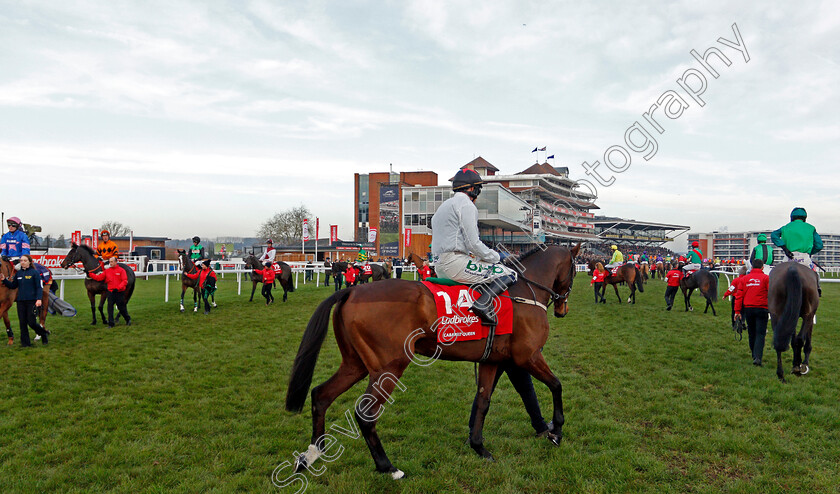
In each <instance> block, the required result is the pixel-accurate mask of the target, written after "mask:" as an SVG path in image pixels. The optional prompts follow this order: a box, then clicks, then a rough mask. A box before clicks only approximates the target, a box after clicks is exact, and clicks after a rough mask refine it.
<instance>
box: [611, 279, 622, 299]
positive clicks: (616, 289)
mask: <svg viewBox="0 0 840 494" xmlns="http://www.w3.org/2000/svg"><path fill="white" fill-rule="evenodd" d="M612 287H613V288H614V289H615V298H617V299H618V303H619V304H620V303H621V295H619V294H618V283H613V286H612Z"/></svg>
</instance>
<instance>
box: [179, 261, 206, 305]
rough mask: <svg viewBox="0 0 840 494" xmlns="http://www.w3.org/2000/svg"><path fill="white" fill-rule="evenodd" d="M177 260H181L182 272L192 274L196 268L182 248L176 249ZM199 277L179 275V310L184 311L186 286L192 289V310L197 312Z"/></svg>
mask: <svg viewBox="0 0 840 494" xmlns="http://www.w3.org/2000/svg"><path fill="white" fill-rule="evenodd" d="M178 260H179V261H181V266H182V268H181V269H182V270H183V272H184V273H189V274H193V273H195V272H196V271H197V270H198V267H197V266H196V265H195V263H194V262H193V261H192V259H190V257H189V255H188V254H187V251H186V250H184V249H178ZM198 280H199V278H195V279H192V278H188V277H186V276H184V275H183V274H182V275H181V312H184V293H186V291H187V288H192V291H193V312H198V299H199V298H200V297H199V291H200V290H201V289H200V288H199V286H198Z"/></svg>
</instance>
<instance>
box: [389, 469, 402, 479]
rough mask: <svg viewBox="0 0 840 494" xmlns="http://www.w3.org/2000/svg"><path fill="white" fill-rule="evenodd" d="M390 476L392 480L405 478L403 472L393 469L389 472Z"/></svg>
mask: <svg viewBox="0 0 840 494" xmlns="http://www.w3.org/2000/svg"><path fill="white" fill-rule="evenodd" d="M391 478H392V479H394V480H400V479H404V478H405V472H403V471H402V470H394V471H393V472H391Z"/></svg>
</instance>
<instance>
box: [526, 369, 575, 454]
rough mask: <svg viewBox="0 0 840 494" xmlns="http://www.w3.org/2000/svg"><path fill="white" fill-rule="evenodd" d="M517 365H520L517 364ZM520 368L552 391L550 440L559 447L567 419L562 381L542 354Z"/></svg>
mask: <svg viewBox="0 0 840 494" xmlns="http://www.w3.org/2000/svg"><path fill="white" fill-rule="evenodd" d="M517 365H519V364H518V363H517ZM520 367H522V368H523V369H525V370H527V371H528V373H529V374H531V375H532V376H534V377H536V378H537V379H539V380H540V382H542V383H543V384H545V385H546V386H548V389H549V390H550V391H551V396H552V398H553V401H554V414H553V415H552V419H551V420H552V430H551V432H550V433H549V434H548V440H549V441H551V443H552V444H554V445H555V446H559V445H560V441H561V440H562V439H563V424H564V423H565V422H566V418H565V416H564V415H563V385H562V384H560V379H558V378H557V376H555V375H554V373H553V372H551V368H549V367H548V363H547V362H546V361H545V358H543V355H542V352H536V353H534V355H533V356H531V358H530V359H529V360H527V361H526V362H524V363H523V364H522V365H520Z"/></svg>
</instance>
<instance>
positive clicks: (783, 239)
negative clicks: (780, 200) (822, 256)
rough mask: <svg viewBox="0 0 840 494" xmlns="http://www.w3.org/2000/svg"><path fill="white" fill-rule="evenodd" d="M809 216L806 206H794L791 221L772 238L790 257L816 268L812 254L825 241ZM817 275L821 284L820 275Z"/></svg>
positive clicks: (774, 233) (771, 235)
mask: <svg viewBox="0 0 840 494" xmlns="http://www.w3.org/2000/svg"><path fill="white" fill-rule="evenodd" d="M807 218H808V213H807V212H805V209H804V208H793V211H791V212H790V223H788V224H787V225H785V226H783V227H781V228H779V229H778V230H776V231H774V232H773V233H771V234H770V240H772V241H773V243H774V244H775V245H778V246H779V247H781V248H782V250H783V251H784V253H785V255H786V256H788V258H789V259H791V260H793V261H795V262H798V263H800V264H805V265H806V266H808V267H810V268H811V269H814V262H813V261H812V260H811V256H812V255H814V254H816V253H817V252H819V251H821V250H822V248H823V242H822V238H821V237H820V234H819V233H817V229H816V228H814V226H813V225H811V224H809V223H806V222H805V220H806V219H807ZM814 274H816V273H814ZM816 276H817V284H818V285H819V279H820V276H819V274H816ZM820 295H822V290H820Z"/></svg>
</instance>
